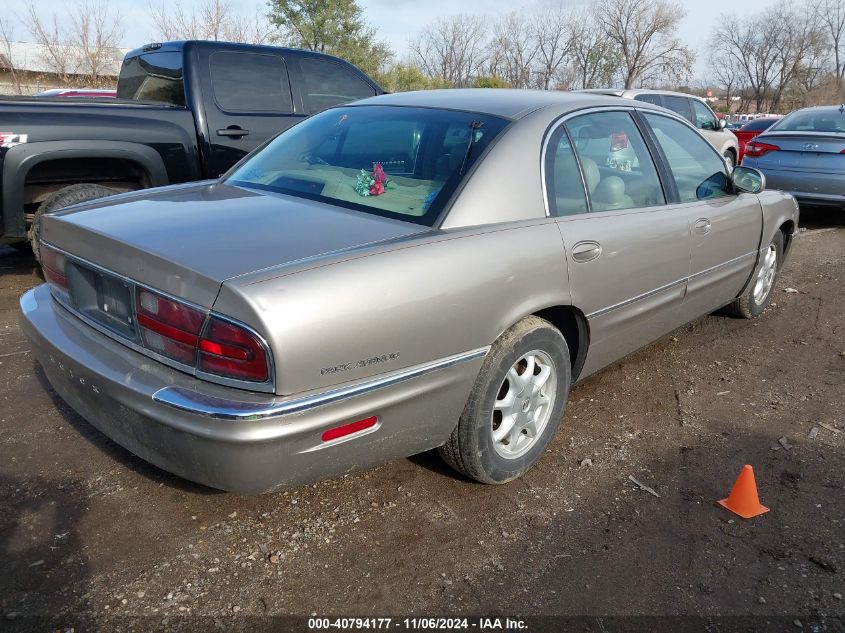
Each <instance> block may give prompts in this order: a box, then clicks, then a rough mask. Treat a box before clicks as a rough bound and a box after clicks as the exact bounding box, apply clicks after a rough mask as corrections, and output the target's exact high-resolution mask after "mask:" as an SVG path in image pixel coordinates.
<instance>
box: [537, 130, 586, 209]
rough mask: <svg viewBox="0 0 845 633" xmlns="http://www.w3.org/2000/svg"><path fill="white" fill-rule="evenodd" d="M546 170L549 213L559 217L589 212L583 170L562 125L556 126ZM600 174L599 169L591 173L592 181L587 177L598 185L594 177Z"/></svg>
mask: <svg viewBox="0 0 845 633" xmlns="http://www.w3.org/2000/svg"><path fill="white" fill-rule="evenodd" d="M544 169H545V170H546V171H545V173H546V196H547V198H548V201H549V213H551V214H552V215H556V216H561V215H575V214H577V213H586V211H587V198H586V195H585V194H584V181H582V179H581V171H580V170H579V168H578V162H577V161H576V160H575V152H574V151H573V149H572V144H571V143H570V142H569V136H568V135H567V133H566V128H564V126H562V125H559V126H558V127H557V129H556V130H555V131H554V132H553V133H552V136H551V138H550V139H549V144H548V147H547V149H546V158H545V166H544ZM597 174H598V171H597V170H594V171H593V172H591V175H592V176H593V178H592V180H591V179H590V178H587V182H588V183H593V184H598V183H597V180H596V178H595V176H596V175H597ZM586 176H587V174H585V177H586Z"/></svg>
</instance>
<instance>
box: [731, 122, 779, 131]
mask: <svg viewBox="0 0 845 633" xmlns="http://www.w3.org/2000/svg"><path fill="white" fill-rule="evenodd" d="M777 121H778V119H756V120H754V121H752V122H751V123H746V124H745V125H743V126H742V127H741V128H740V129H741V130H742V131H743V132H759V131H760V130H768V129H769V128H770V127H771V126H772V125H773V124H774V123H775V122H777Z"/></svg>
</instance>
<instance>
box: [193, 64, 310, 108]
mask: <svg viewBox="0 0 845 633" xmlns="http://www.w3.org/2000/svg"><path fill="white" fill-rule="evenodd" d="M209 64H210V69H211V89H212V92H213V93H214V101H215V102H216V103H217V105H218V106H219V107H220V109H221V110H224V111H226V112H281V113H287V112H292V111H293V106H292V101H291V96H290V81H289V80H288V71H287V68H286V67H285V62H284V60H282V58H281V57H278V56H277V55H264V54H261V53H237V52H234V51H216V52H215V53H212V55H211V58H210V59H209Z"/></svg>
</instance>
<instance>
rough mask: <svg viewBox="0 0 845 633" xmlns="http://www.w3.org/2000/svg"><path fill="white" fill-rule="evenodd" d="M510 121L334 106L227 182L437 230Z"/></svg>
mask: <svg viewBox="0 0 845 633" xmlns="http://www.w3.org/2000/svg"><path fill="white" fill-rule="evenodd" d="M507 123H508V122H507V121H506V120H504V119H500V118H497V117H492V116H487V115H481V114H474V113H470V112H455V111H450V110H437V109H433V108H410V107H395V106H358V107H341V108H333V109H331V110H326V111H325V112H322V113H321V114H318V115H315V116H313V117H311V118H310V119H307V120H305V121H303V122H302V123H300V124H298V125H296V126H295V127H293V128H291V129H290V130H288V131H286V132H284V133H283V134H281V135H280V136H278V137H277V138H276V139H275V140H273V141H272V142H271V143H270V144H269V145H267V146H266V147H265V148H264V149H262V150H261V151H259V152H258V153H256V154H255V155H254V156H252V157H251V158H249V159H248V160H247V161H246V162H245V163H244V164H243V165H241V166H240V167H238V168H237V169H236V170H235V171H234V172H233V173H231V174H230V175H229V176H228V177H227V179H226V182H228V183H229V184H234V185H240V186H247V187H253V188H258V189H264V190H267V191H273V192H277V193H284V194H288V195H292V196H297V197H301V198H309V199H312V200H319V201H322V202H328V203H331V204H335V205H339V206H343V207H347V208H350V209H357V210H359V211H366V212H367V213H374V214H377V215H384V216H387V217H393V218H397V219H401V220H407V221H409V222H416V223H418V224H424V225H426V226H432V225H433V224H434V221H435V220H436V218H437V216H438V215H439V214H440V212H441V211H442V210H443V207H444V206H445V205H446V202H447V201H448V200H449V197H450V196H451V195H452V193H453V192H454V191H455V189H456V188H457V186H458V184H459V183H460V182H461V180H462V179H463V178H464V177H465V175H466V173H467V172H468V171H469V169H470V167H472V165H473V163H475V161H477V160H478V158H479V156H481V154H482V152H483V151H484V149H485V148H486V147H487V146H489V145H490V142H491V141H492V140H493V138H495V137H496V135H497V134H499V133H500V132H501V131H502V130H503V129H504V128H505V126H506V125H507Z"/></svg>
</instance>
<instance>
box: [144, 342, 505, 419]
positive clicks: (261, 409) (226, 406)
mask: <svg viewBox="0 0 845 633" xmlns="http://www.w3.org/2000/svg"><path fill="white" fill-rule="evenodd" d="M489 350H490V347H489V346H487V347H481V348H478V349H475V350H472V351H470V352H465V353H463V354H457V355H455V356H449V357H447V358H441V359H440V360H436V361H433V362H430V363H425V364H423V365H417V366H416V367H411V368H409V369H405V370H402V371H399V372H396V373H392V374H388V375H386V376H381V377H379V378H375V379H373V380H368V381H366V382H362V383H358V384H356V385H351V386H348V387H340V388H338V389H332V390H330V391H324V392H322V393H318V394H314V395H312V396H305V397H302V398H294V399H292V400H284V401H281V402H245V401H241V400H230V399H228V398H218V397H216V396H209V395H206V394H202V393H200V392H198V391H195V390H193V389H185V388H184V387H162V388H161V389H159V390H158V391H156V392H155V393H154V394H153V396H152V398H153V401H155V402H159V403H161V404H165V405H167V406H170V407H173V408H175V409H179V410H181V411H187V412H189V413H194V414H197V415H204V416H208V417H211V418H216V419H220V420H263V419H266V418H272V417H276V416H280V415H286V414H290V413H298V412H300V411H305V410H307V409H313V408H315V407H321V406H325V405H327V404H332V403H334V402H339V401H341V400H347V399H349V398H354V397H356V396H360V395H363V394H366V393H369V392H371V391H375V390H376V389H383V388H385V387H391V386H393V385H398V384H399V383H403V382H406V381H408V380H411V379H413V378H418V377H419V376H423V375H425V374H428V373H430V372H433V371H437V370H440V369H446V368H447V367H452V366H454V365H457V364H459V363H465V362H467V361H471V360H476V359H478V358H482V357H483V356H486V355H487V352H488V351H489Z"/></svg>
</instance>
